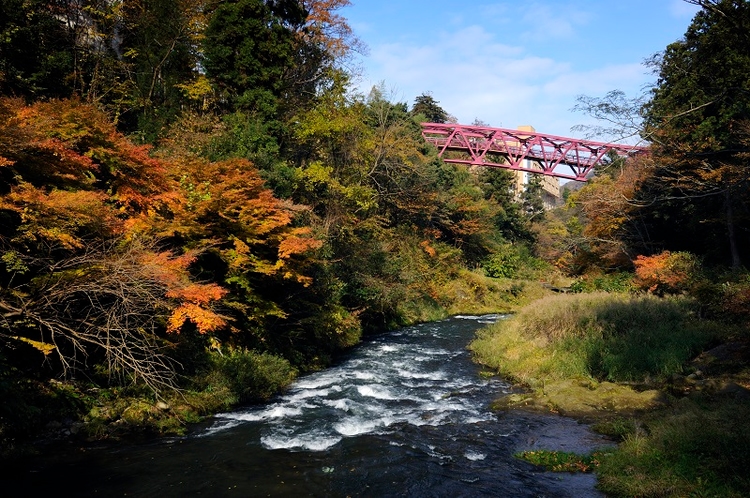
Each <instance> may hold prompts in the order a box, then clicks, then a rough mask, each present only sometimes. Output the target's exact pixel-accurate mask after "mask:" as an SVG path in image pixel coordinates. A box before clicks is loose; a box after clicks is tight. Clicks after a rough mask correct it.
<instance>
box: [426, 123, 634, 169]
mask: <svg viewBox="0 0 750 498" xmlns="http://www.w3.org/2000/svg"><path fill="white" fill-rule="evenodd" d="M422 136H423V137H424V138H425V140H427V142H429V143H431V144H433V145H434V146H435V147H437V149H438V155H439V156H440V157H442V159H443V161H445V162H447V163H454V164H465V165H472V166H490V167H495V168H504V169H511V170H516V171H527V172H529V173H537V174H543V175H548V176H554V177H557V178H565V179H568V180H576V181H579V182H585V181H587V180H588V178H589V176H590V173H591V172H592V171H593V170H594V168H596V167H597V166H600V165H603V164H606V163H607V162H608V160H609V158H610V157H611V154H612V153H614V154H616V155H618V156H620V157H630V156H634V155H637V154H642V153H645V152H646V151H647V150H648V149H647V148H646V147H638V146H634V145H625V144H617V143H605V142H594V141H591V140H582V139H578V138H568V137H558V136H555V135H548V134H546V133H538V132H536V131H527V130H520V129H519V130H511V129H505V128H490V127H486V126H467V125H460V124H453V123H422ZM449 151H450V152H458V154H449V155H448V156H446V155H445V153H446V152H449ZM558 166H560V167H561V169H562V171H558V170H557V168H558ZM566 167H567V168H570V172H568V171H567V170H566V169H565V168H566Z"/></svg>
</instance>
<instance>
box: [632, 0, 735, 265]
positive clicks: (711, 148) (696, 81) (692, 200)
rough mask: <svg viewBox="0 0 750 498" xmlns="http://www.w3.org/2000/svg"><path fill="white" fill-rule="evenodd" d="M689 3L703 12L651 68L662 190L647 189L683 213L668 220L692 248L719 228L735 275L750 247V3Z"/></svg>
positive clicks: (650, 107) (650, 111)
mask: <svg viewBox="0 0 750 498" xmlns="http://www.w3.org/2000/svg"><path fill="white" fill-rule="evenodd" d="M691 3H694V4H696V5H699V6H701V7H702V9H701V10H700V11H699V12H698V13H697V14H696V16H695V18H694V19H693V21H692V23H691V25H690V26H689V27H688V30H687V31H686V33H685V36H684V38H683V39H682V40H679V41H677V42H675V43H672V44H671V45H669V46H668V47H667V48H666V50H665V51H664V53H663V54H662V55H661V57H657V58H656V59H655V60H654V61H653V63H654V66H655V67H656V69H657V71H658V75H659V78H658V81H657V84H656V86H655V88H654V89H653V91H652V95H651V99H650V101H649V102H648V103H647V104H646V106H645V133H646V135H647V136H648V137H649V138H650V139H651V140H652V141H653V146H652V149H653V151H654V153H655V154H656V155H657V157H658V158H659V162H660V163H661V164H660V167H659V168H658V170H657V172H656V175H655V177H654V180H655V182H658V184H660V185H663V187H662V188H661V189H658V188H655V185H653V184H652V187H654V189H655V190H656V192H652V195H653V194H654V193H656V194H657V195H658V196H660V197H661V198H663V199H671V201H672V202H673V205H674V208H677V209H679V210H681V212H675V211H672V212H671V213H670V214H672V216H673V217H676V218H678V219H679V220H680V221H679V222H678V223H679V227H680V230H682V231H683V233H692V235H689V237H692V238H693V239H694V240H695V235H694V234H695V233H696V232H700V233H702V234H703V235H704V237H701V238H700V240H710V239H711V237H710V235H711V234H715V235H716V236H718V235H720V231H719V227H721V226H723V227H724V230H723V231H724V235H723V237H722V238H723V239H724V240H726V244H725V245H724V247H725V248H726V249H725V251H726V252H727V253H728V254H729V260H730V261H731V264H732V266H733V267H738V266H740V264H741V263H742V258H741V250H740V246H741V244H747V243H748V242H749V240H748V238H747V237H743V236H742V235H741V234H742V233H743V232H744V231H745V229H746V227H747V221H748V214H749V213H748V212H747V209H746V207H745V206H746V205H747V200H748V186H749V183H748V182H749V181H750V168H748V167H747V156H748V154H749V153H750V140H749V139H748V137H749V136H750V135H748V129H749V127H748V124H749V123H750V80H748V78H747V75H748V74H750V35H749V34H748V33H750V3H748V2H746V1H743V0H715V1H714V0H695V1H693V2H691ZM663 207H664V206H662V208H663ZM719 213H722V214H719ZM657 216H663V214H657V213H654V217H657ZM671 223H673V224H674V221H672V222H671ZM667 233H674V230H671V231H669V232H667ZM675 235H677V234H675ZM706 235H709V236H708V237H706ZM677 240H679V238H678V239H677ZM683 243H684V244H686V245H693V244H694V242H692V243H691V242H690V241H683ZM711 243H712V244H715V242H714V241H712V242H711ZM690 248H691V247H688V249H690ZM676 249H681V248H680V247H676ZM701 249H702V250H703V251H706V250H708V248H707V247H702V248H701ZM725 254H726V253H725Z"/></svg>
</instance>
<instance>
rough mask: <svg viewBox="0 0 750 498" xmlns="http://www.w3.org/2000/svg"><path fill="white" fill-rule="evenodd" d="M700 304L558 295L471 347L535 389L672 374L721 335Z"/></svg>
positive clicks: (484, 360)
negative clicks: (699, 311) (700, 312)
mask: <svg viewBox="0 0 750 498" xmlns="http://www.w3.org/2000/svg"><path fill="white" fill-rule="evenodd" d="M693 309H695V304H694V302H693V301H692V300H691V299H688V298H683V297H679V298H670V299H665V298H658V297H655V296H646V295H644V296H630V295H625V294H608V293H594V294H573V295H558V296H550V297H547V298H543V299H540V300H538V301H535V302H534V303H532V304H531V305H529V306H527V307H525V308H523V309H522V310H521V311H520V312H519V313H518V314H517V315H515V316H513V317H512V318H510V319H508V320H506V321H502V322H499V323H497V324H496V325H494V326H492V327H490V328H488V329H486V330H484V331H483V332H481V333H480V335H479V336H478V338H477V339H476V340H475V341H474V342H473V343H472V344H471V345H470V349H471V350H472V351H473V352H474V353H475V355H476V358H477V360H478V361H479V362H480V363H483V364H485V365H487V366H489V367H491V368H495V369H496V370H497V371H498V372H499V373H501V374H503V375H505V376H507V377H510V378H512V379H514V380H516V381H519V382H522V383H526V384H528V385H532V386H534V385H536V384H539V383H543V382H545V381H546V380H562V379H568V378H589V379H597V380H609V381H645V380H648V379H652V378H666V377H667V376H669V375H671V374H673V373H676V372H679V371H680V370H681V368H682V365H683V364H684V362H685V361H686V360H688V359H689V358H690V357H691V356H692V355H693V354H695V353H696V352H698V351H699V350H700V349H701V348H702V347H703V346H705V345H706V344H707V343H709V342H710V341H711V340H713V339H714V338H716V337H717V336H718V335H719V334H720V330H719V327H718V326H717V325H716V324H714V323H711V322H705V321H702V320H700V319H699V318H698V317H696V316H695V315H694V313H693V311H692V310H693Z"/></svg>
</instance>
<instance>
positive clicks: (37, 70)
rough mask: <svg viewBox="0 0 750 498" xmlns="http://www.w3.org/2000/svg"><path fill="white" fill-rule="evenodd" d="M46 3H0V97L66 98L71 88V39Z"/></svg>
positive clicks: (38, 0) (14, 0) (44, 0)
mask: <svg viewBox="0 0 750 498" xmlns="http://www.w3.org/2000/svg"><path fill="white" fill-rule="evenodd" d="M52 7H53V4H52V2H49V1H47V0H32V1H25V0H7V1H3V2H2V3H0V94H3V95H6V96H8V95H12V96H17V97H25V98H27V99H30V100H31V99H36V98H44V97H66V96H68V95H70V92H71V91H72V89H73V84H74V82H73V72H74V64H75V61H74V54H73V50H72V49H73V42H74V40H73V38H72V36H71V33H70V32H69V30H67V29H66V26H65V25H64V24H63V22H61V20H60V19H59V18H58V17H56V16H55V12H54V10H53V8H52Z"/></svg>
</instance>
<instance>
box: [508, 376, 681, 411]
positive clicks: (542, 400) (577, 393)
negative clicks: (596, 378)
mask: <svg viewBox="0 0 750 498" xmlns="http://www.w3.org/2000/svg"><path fill="white" fill-rule="evenodd" d="M666 402H667V400H666V397H665V395H664V394H663V393H662V392H661V391H658V390H655V389H652V390H646V391H636V390H635V389H633V388H632V387H630V386H623V385H619V384H614V383H611V382H597V383H591V382H581V381H580V380H561V381H555V382H549V383H547V384H545V386H544V388H542V389H537V390H535V391H533V392H528V393H515V394H509V395H507V396H503V397H502V398H499V399H498V400H496V401H495V403H493V408H495V409H512V408H524V409H531V410H536V411H552V412H556V413H559V414H561V415H565V416H569V417H575V418H593V419H596V418H601V417H607V416H611V415H613V414H615V413H617V414H620V415H621V414H623V413H635V412H640V411H645V410H650V409H653V408H657V407H659V406H664V405H665V404H666Z"/></svg>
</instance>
